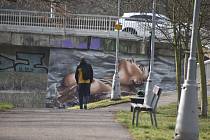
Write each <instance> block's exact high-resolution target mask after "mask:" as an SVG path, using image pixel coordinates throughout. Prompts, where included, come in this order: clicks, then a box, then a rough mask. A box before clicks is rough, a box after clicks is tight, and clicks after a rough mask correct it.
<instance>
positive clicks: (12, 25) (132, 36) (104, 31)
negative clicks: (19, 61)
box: [0, 9, 168, 40]
mask: <svg viewBox="0 0 210 140" xmlns="http://www.w3.org/2000/svg"><path fill="white" fill-rule="evenodd" d="M117 20H118V17H116V16H103V15H87V14H69V13H53V14H52V13H50V12H38V11H23V10H11V9H0V31H3V32H20V33H38V34H54V35H77V36H97V37H103V38H116V34H117V32H116V30H115V23H116V21H117ZM120 21H121V24H122V25H123V28H124V29H123V31H121V32H120V36H119V37H120V39H129V40H143V39H145V38H146V37H149V36H150V31H151V21H150V22H149V21H147V20H146V19H145V20H142V19H136V18H135V19H133V18H124V17H121V18H120ZM129 21H130V22H129ZM131 21H135V22H131ZM133 24H136V25H133ZM125 26H126V27H133V26H136V28H137V29H136V30H138V31H139V32H140V34H138V35H137V34H136V33H135V32H132V31H131V30H126V29H129V28H126V27H125ZM167 28H168V25H164V26H163V24H161V29H162V30H161V31H160V30H156V36H157V38H161V39H163V38H166V37H165V35H164V34H163V33H162V32H163V31H164V30H165V31H166V29H167Z"/></svg>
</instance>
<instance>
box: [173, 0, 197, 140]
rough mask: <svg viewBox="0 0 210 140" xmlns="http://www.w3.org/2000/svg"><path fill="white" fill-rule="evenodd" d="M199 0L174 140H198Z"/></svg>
mask: <svg viewBox="0 0 210 140" xmlns="http://www.w3.org/2000/svg"><path fill="white" fill-rule="evenodd" d="M200 4H201V0H195V4H194V13H193V27H192V37H191V46H190V57H189V59H188V69H187V78H186V80H185V81H184V84H183V87H182V92H181V99H180V105H179V109H178V115H177V120H176V128H175V138H174V139H175V140H198V138H199V130H198V113H197V101H198V99H197V84H196V67H197V64H196V46H197V36H198V23H199V13H200Z"/></svg>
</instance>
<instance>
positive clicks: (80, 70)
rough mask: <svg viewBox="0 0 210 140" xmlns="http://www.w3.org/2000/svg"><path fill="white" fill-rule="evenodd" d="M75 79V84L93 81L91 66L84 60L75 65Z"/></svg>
mask: <svg viewBox="0 0 210 140" xmlns="http://www.w3.org/2000/svg"><path fill="white" fill-rule="evenodd" d="M75 79H76V81H77V84H82V83H87V84H89V83H92V81H93V69H92V66H91V65H90V64H88V63H87V62H86V61H82V62H80V64H79V65H78V66H77V69H76V73H75Z"/></svg>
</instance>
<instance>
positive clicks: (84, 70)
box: [75, 58, 93, 109]
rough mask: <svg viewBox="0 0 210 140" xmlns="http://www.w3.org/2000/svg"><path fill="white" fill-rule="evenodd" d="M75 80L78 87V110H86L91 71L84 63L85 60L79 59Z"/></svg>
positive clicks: (91, 79)
mask: <svg viewBox="0 0 210 140" xmlns="http://www.w3.org/2000/svg"><path fill="white" fill-rule="evenodd" d="M75 79H76V82H77V85H78V93H79V105H80V109H83V107H84V109H87V104H88V100H89V97H90V86H91V83H92V82H93V69H92V66H91V65H90V64H89V63H87V62H86V60H85V58H81V60H80V63H79V65H78V66H77V68H76V73H75ZM83 105H84V106H83Z"/></svg>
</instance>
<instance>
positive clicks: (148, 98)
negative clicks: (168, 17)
mask: <svg viewBox="0 0 210 140" xmlns="http://www.w3.org/2000/svg"><path fill="white" fill-rule="evenodd" d="M155 8H156V0H153V6H152V36H151V43H150V44H151V46H150V50H151V51H150V52H151V53H150V55H151V56H150V66H149V67H150V71H149V76H148V78H147V82H146V87H145V99H144V104H145V105H150V104H151V102H152V89H153V81H152V78H153V65H154V50H155V16H156V14H155Z"/></svg>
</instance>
